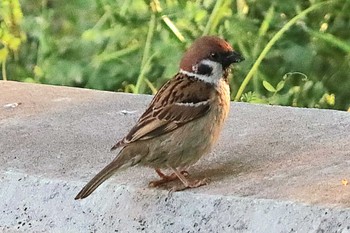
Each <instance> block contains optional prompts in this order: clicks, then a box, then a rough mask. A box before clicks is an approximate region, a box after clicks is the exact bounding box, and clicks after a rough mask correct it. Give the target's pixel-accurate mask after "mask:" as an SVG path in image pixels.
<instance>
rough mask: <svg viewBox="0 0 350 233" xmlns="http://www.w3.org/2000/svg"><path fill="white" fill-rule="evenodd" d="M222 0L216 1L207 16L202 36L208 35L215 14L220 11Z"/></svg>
mask: <svg viewBox="0 0 350 233" xmlns="http://www.w3.org/2000/svg"><path fill="white" fill-rule="evenodd" d="M224 1H225V0H217V1H216V3H215V6H214V9H213V11H212V12H211V14H210V16H209V19H208V23H207V25H205V28H204V31H203V36H205V35H208V34H209V33H210V31H211V29H212V25H213V23H214V20H215V18H216V16H217V14H218V13H219V12H220V7H221V5H222V3H223V2H224Z"/></svg>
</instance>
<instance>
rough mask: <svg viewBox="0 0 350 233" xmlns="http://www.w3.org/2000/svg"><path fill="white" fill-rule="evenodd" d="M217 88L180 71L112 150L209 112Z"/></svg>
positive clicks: (172, 128) (166, 130) (156, 134)
mask: <svg viewBox="0 0 350 233" xmlns="http://www.w3.org/2000/svg"><path fill="white" fill-rule="evenodd" d="M213 89H214V88H213V87H212V86H211V85H210V84H206V83H203V82H200V81H198V80H197V79H195V78H191V77H187V76H185V75H183V74H178V75H177V76H176V77H175V78H173V79H171V80H169V81H168V82H167V83H166V84H164V86H163V87H162V88H161V89H160V90H159V91H158V93H157V94H156V95H155V96H154V98H153V100H152V102H151V103H150V105H149V107H148V108H147V110H146V111H145V112H144V114H143V115H142V116H141V117H140V119H139V120H138V122H137V123H136V125H135V126H134V127H133V128H132V129H131V130H130V132H129V133H128V135H127V136H126V137H125V138H123V139H122V140H121V141H120V142H118V143H117V144H116V145H115V146H114V147H113V148H112V149H115V148H117V147H119V146H124V145H126V144H129V143H132V142H135V141H137V140H146V139H150V138H154V137H158V136H160V135H163V134H166V133H169V132H171V131H173V130H175V129H177V128H179V127H181V126H182V125H184V124H186V123H187V122H190V121H192V120H194V119H197V118H200V117H202V116H204V115H205V114H207V113H208V111H209V110H210V106H211V97H212V95H213Z"/></svg>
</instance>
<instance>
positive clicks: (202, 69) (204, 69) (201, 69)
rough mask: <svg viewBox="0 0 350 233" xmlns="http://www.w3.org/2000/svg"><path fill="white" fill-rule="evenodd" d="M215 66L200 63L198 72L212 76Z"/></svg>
mask: <svg viewBox="0 0 350 233" xmlns="http://www.w3.org/2000/svg"><path fill="white" fill-rule="evenodd" d="M212 71H213V68H211V67H210V66H208V65H205V64H199V65H198V67H197V70H196V73H197V74H201V75H206V76H210V75H211V74H212Z"/></svg>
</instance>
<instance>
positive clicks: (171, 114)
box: [75, 36, 244, 199]
mask: <svg viewBox="0 0 350 233" xmlns="http://www.w3.org/2000/svg"><path fill="white" fill-rule="evenodd" d="M243 60H244V58H243V57H242V56H241V55H240V54H239V53H238V52H236V51H234V50H233V49H232V47H231V45H230V44H229V43H228V42H226V41H225V40H223V39H221V38H219V37H216V36H203V37H200V38H198V39H197V40H195V41H194V43H193V44H192V45H191V46H190V47H189V49H188V50H187V51H186V52H185V54H184V55H183V57H182V60H181V62H180V70H179V72H178V73H177V74H176V75H175V76H174V77H173V78H172V79H170V80H169V81H168V82H166V83H165V84H164V85H163V86H162V87H161V88H160V89H159V91H158V92H157V94H156V95H155V96H154V98H153V99H152V101H151V103H150V104H149V106H148V107H147V109H146V111H145V112H144V113H143V114H142V115H141V117H140V118H139V120H138V121H137V123H136V125H135V126H134V127H133V128H132V129H131V130H130V132H129V133H128V134H127V135H126V136H125V137H124V138H123V139H121V140H120V141H118V142H117V143H116V144H115V145H114V146H113V147H112V149H111V150H115V149H117V148H121V150H120V152H119V153H118V155H117V156H116V157H115V159H114V160H113V161H112V162H111V163H110V164H108V165H107V166H106V167H105V168H103V169H102V170H101V171H100V172H99V173H98V174H97V175H96V176H95V177H94V178H93V179H92V180H91V181H90V182H89V183H87V185H86V186H85V187H84V188H83V189H82V190H81V191H80V192H79V193H78V195H77V196H76V197H75V199H83V198H86V197H87V196H89V195H90V194H91V193H92V192H93V191H94V190H95V189H96V188H97V187H98V186H99V185H101V184H102V183H103V182H104V181H105V180H107V179H108V178H109V177H111V176H112V175H113V174H114V173H115V172H117V171H118V170H120V169H123V168H127V167H131V166H135V165H143V166H148V167H151V168H154V169H155V171H156V173H157V174H158V175H159V176H160V179H159V180H156V181H152V182H150V183H149V185H150V186H152V187H157V186H160V185H162V184H164V183H167V182H170V181H173V180H176V179H179V180H180V181H181V183H182V185H181V187H178V186H174V187H172V189H171V191H179V190H183V189H186V188H195V187H199V186H202V185H205V184H207V179H205V178H204V179H199V180H190V179H189V178H188V177H187V176H188V172H187V171H186V169H187V168H188V167H189V166H191V165H193V164H194V163H196V162H197V161H198V160H199V159H200V158H201V157H202V156H203V155H205V154H208V153H209V152H210V151H211V149H212V148H213V146H214V145H215V143H216V142H217V140H218V137H219V133H220V131H221V129H222V128H223V124H224V121H225V119H226V118H227V116H228V112H229V108H230V89H229V84H228V75H229V73H230V65H231V64H232V63H238V62H241V61H243ZM162 169H169V170H170V171H171V172H172V173H171V174H170V175H166V174H165V173H164V172H163V171H162Z"/></svg>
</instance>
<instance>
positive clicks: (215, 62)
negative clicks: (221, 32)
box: [180, 36, 244, 82]
mask: <svg viewBox="0 0 350 233" xmlns="http://www.w3.org/2000/svg"><path fill="white" fill-rule="evenodd" d="M243 60H244V58H243V57H242V56H241V55H240V54H239V53H238V52H236V51H234V50H233V49H232V47H231V45H230V44H229V43H228V42H226V41H225V40H223V39H221V38H219V37H216V36H203V37H200V38H198V39H197V40H195V41H194V43H193V44H192V45H191V47H190V48H189V49H188V50H187V51H186V53H185V54H184V56H183V57H182V60H181V63H180V69H181V71H182V72H183V73H187V74H192V75H195V76H197V77H203V78H205V77H208V78H209V79H210V78H212V79H214V80H212V81H213V82H214V81H216V80H218V79H219V78H221V77H224V76H226V75H223V74H224V73H225V71H226V70H228V68H229V67H230V65H231V64H232V63H238V62H241V61H243ZM224 78H225V77H224Z"/></svg>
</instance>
